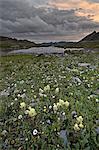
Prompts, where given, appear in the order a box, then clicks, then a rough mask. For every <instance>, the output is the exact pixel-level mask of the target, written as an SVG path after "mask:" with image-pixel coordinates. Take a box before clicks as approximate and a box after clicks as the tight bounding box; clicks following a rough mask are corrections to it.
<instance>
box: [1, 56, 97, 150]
mask: <svg viewBox="0 0 99 150" xmlns="http://www.w3.org/2000/svg"><path fill="white" fill-rule="evenodd" d="M0 62H1V63H0V91H1V92H0V132H1V133H0V149H1V150H46V149H48V150H71V149H72V150H96V149H98V147H99V144H98V143H99V137H98V134H99V128H98V125H99V120H98V119H99V118H98V107H99V99H98V98H99V97H98V96H99V95H98V94H99V92H97V91H98V87H99V84H98V81H99V79H98V77H99V72H98V71H99V70H98V65H99V64H98V63H99V56H98V54H95V53H90V54H89V55H87V54H82V55H67V56H64V57H59V56H55V55H53V56H40V57H38V56H32V55H17V56H6V57H1V58H0ZM83 63H88V64H83ZM60 99H61V100H60ZM62 100H63V101H62ZM79 116H80V117H79ZM80 125H82V126H80Z"/></svg>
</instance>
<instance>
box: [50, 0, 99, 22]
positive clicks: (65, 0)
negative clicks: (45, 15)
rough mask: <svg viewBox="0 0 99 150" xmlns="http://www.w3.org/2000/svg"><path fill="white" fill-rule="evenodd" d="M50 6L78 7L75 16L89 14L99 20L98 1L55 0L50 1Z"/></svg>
mask: <svg viewBox="0 0 99 150" xmlns="http://www.w3.org/2000/svg"><path fill="white" fill-rule="evenodd" d="M50 6H52V7H56V8H59V9H66V10H67V9H79V8H82V10H79V11H76V15H77V16H85V17H87V16H90V18H91V19H93V20H94V21H97V22H99V3H95V2H93V3H92V2H88V1H87V0H57V1H52V2H50Z"/></svg>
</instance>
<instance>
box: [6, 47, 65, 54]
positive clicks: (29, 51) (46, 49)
mask: <svg viewBox="0 0 99 150" xmlns="http://www.w3.org/2000/svg"><path fill="white" fill-rule="evenodd" d="M64 51H65V50H64V49H63V48H56V47H34V48H30V49H21V50H14V51H11V52H9V53H8V54H53V53H57V54H58V53H60V54H62V53H64Z"/></svg>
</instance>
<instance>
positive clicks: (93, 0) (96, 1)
mask: <svg viewBox="0 0 99 150" xmlns="http://www.w3.org/2000/svg"><path fill="white" fill-rule="evenodd" d="M87 1H89V2H93V3H99V0H87Z"/></svg>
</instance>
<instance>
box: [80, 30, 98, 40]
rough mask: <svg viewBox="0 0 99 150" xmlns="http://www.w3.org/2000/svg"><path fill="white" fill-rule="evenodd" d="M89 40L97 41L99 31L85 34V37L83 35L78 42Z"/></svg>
mask: <svg viewBox="0 0 99 150" xmlns="http://www.w3.org/2000/svg"><path fill="white" fill-rule="evenodd" d="M86 41H87V42H91V41H99V32H96V31H94V32H92V33H91V34H89V35H87V36H86V37H84V38H83V39H82V40H80V41H79V42H86Z"/></svg>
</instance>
